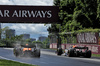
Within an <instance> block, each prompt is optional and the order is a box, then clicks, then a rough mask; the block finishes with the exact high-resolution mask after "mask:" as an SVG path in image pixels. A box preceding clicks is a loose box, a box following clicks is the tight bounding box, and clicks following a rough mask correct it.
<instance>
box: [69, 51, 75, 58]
mask: <svg viewBox="0 0 100 66" xmlns="http://www.w3.org/2000/svg"><path fill="white" fill-rule="evenodd" d="M73 56H74V49H70V50H69V51H68V57H73Z"/></svg>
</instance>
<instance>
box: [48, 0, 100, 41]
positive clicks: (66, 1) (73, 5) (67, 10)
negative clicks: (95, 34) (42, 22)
mask: <svg viewBox="0 0 100 66" xmlns="http://www.w3.org/2000/svg"><path fill="white" fill-rule="evenodd" d="M54 6H59V10H60V12H59V17H60V20H61V22H62V23H61V25H62V26H61V32H63V33H66V32H76V31H79V30H85V31H86V29H90V28H91V29H96V28H98V29H100V0H54ZM57 26H58V25H57V24H56V25H54V24H52V26H51V27H50V28H49V30H48V31H49V33H50V32H51V31H52V32H53V31H56V30H57V29H58V28H57ZM54 27H55V28H54ZM61 37H62V38H64V37H66V35H62V36H61ZM65 40H66V39H65Z"/></svg>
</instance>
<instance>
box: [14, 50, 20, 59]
mask: <svg viewBox="0 0 100 66" xmlns="http://www.w3.org/2000/svg"><path fill="white" fill-rule="evenodd" d="M13 53H14V55H15V56H16V57H19V56H20V55H21V50H20V49H17V50H16V49H14V50H13Z"/></svg>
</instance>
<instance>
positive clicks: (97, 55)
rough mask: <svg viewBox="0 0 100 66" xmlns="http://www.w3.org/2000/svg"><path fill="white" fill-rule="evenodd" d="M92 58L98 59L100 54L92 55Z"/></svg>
mask: <svg viewBox="0 0 100 66" xmlns="http://www.w3.org/2000/svg"><path fill="white" fill-rule="evenodd" d="M92 57H100V54H92Z"/></svg>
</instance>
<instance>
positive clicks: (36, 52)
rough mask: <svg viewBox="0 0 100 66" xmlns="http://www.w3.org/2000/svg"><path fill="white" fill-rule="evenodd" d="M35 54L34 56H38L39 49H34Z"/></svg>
mask: <svg viewBox="0 0 100 66" xmlns="http://www.w3.org/2000/svg"><path fill="white" fill-rule="evenodd" d="M35 56H36V57H40V49H36V51H35Z"/></svg>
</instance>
